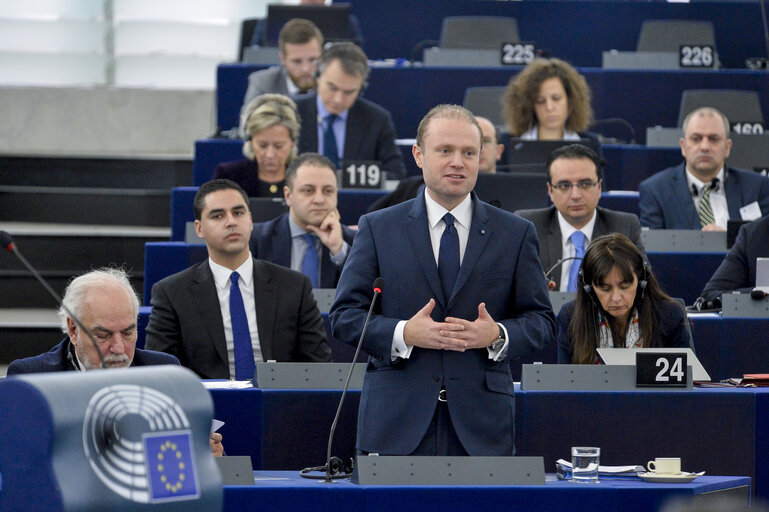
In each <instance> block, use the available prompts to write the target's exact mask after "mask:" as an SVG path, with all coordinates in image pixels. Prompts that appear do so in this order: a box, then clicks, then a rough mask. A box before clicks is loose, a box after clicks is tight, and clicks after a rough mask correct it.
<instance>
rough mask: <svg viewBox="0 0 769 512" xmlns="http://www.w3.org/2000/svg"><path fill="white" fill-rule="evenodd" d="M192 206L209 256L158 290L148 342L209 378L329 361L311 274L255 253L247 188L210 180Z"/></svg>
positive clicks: (160, 284) (245, 377) (160, 283)
mask: <svg viewBox="0 0 769 512" xmlns="http://www.w3.org/2000/svg"><path fill="white" fill-rule="evenodd" d="M194 210H195V232H196V233H197V235H198V236H199V237H200V238H202V239H204V240H205V242H206V248H207V250H208V259H207V260H206V261H203V262H202V263H198V264H197V265H193V266H191V267H190V268H188V269H186V270H182V271H181V272H178V273H176V274H173V275H171V276H168V277H166V278H165V279H163V280H161V281H158V282H157V283H155V285H154V286H153V287H152V313H151V315H150V321H149V325H147V331H146V342H145V346H146V347H147V348H148V349H151V350H157V351H160V352H166V353H168V354H171V355H174V356H176V357H178V358H179V361H180V362H181V364H182V366H185V367H187V368H189V369H191V370H193V371H194V372H195V373H197V374H198V375H199V376H200V377H201V378H203V379H237V380H250V379H251V378H252V377H253V376H254V368H255V363H256V362H257V361H269V360H275V361H278V362H282V361H309V362H315V361H330V360H331V349H330V348H329V346H328V343H327V342H326V334H325V330H324V328H323V320H322V318H321V316H320V311H318V306H317V304H316V303H315V299H313V296H312V286H311V284H310V279H309V278H308V277H307V276H305V275H303V274H300V273H299V272H294V271H293V270H291V269H287V268H285V267H281V266H279V265H275V264H273V263H269V262H267V261H263V260H256V259H254V258H253V257H252V256H251V251H249V249H248V240H249V237H250V236H251V230H252V229H253V227H254V223H253V221H252V220H251V212H249V210H248V197H246V193H245V192H244V191H243V189H241V188H240V187H239V186H238V185H236V184H235V183H234V182H232V181H229V180H212V181H209V182H208V183H204V184H203V185H201V186H200V189H199V190H198V193H197V194H196V196H195V204H194Z"/></svg>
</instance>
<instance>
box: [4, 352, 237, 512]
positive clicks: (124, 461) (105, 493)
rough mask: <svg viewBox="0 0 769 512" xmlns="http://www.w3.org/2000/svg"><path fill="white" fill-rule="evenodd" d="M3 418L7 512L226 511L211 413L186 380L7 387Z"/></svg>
mask: <svg viewBox="0 0 769 512" xmlns="http://www.w3.org/2000/svg"><path fill="white" fill-rule="evenodd" d="M0 410H2V411H3V418H2V420H1V421H0V434H2V436H3V438H4V439H6V440H7V442H6V443H5V447H4V448H3V450H0V473H1V475H0V476H1V477H2V481H1V482H2V483H1V484H0V485H2V487H0V510H2V511H3V512H6V511H7V512H11V511H12V512H26V511H30V512H32V511H36V512H39V511H42V510H45V511H46V512H60V511H61V512H64V511H67V512H69V511H78V512H81V511H82V512H86V511H94V512H95V511H103V510H119V511H121V512H129V511H138V510H142V511H144V510H153V511H161V510H162V511H168V512H171V511H174V512H177V511H178V512H181V511H185V512H187V511H206V512H208V511H220V510H222V503H223V494H222V482H221V477H220V474H219V470H218V468H217V465H216V464H215V462H214V457H213V455H212V454H211V449H210V447H209V432H210V429H211V418H212V416H213V404H212V401H211V397H210V395H209V394H208V392H207V391H206V390H205V389H204V388H203V386H202V385H201V384H200V380H199V379H198V378H197V377H196V376H195V375H194V374H193V373H192V372H191V371H189V370H186V369H184V368H181V367H175V366H155V367H147V368H131V369H126V370H104V371H91V372H84V373H80V372H59V373H47V374H34V375H22V376H14V377H8V378H6V379H3V380H2V381H0Z"/></svg>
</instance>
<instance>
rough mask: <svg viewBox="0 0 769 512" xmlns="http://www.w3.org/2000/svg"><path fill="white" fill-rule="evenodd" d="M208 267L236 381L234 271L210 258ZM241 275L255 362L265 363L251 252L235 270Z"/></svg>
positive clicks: (242, 292)
mask: <svg viewBox="0 0 769 512" xmlns="http://www.w3.org/2000/svg"><path fill="white" fill-rule="evenodd" d="M208 265H209V267H211V272H212V273H213V274H214V282H215V283H216V295H217V297H218V298H219V310H220V312H221V314H222V323H223V324H224V339H225V341H226V342H227V360H228V362H229V364H230V378H231V379H233V380H234V379H235V341H234V338H233V336H232V319H231V318H230V284H231V283H230V275H231V274H232V272H233V271H232V270H230V269H228V268H227V267H223V266H221V265H219V264H218V263H215V262H214V261H213V260H212V259H211V258H208ZM235 272H237V273H238V274H239V275H240V278H239V279H238V287H239V288H240V294H241V295H242V296H243V306H244V307H245V309H246V318H247V320H248V332H249V333H250V334H251V347H252V348H253V349H254V361H264V359H263V358H262V348H261V346H260V345H259V331H258V329H257V327H256V303H255V302H254V259H253V258H252V257H251V253H250V252H249V254H248V258H247V259H246V261H244V262H243V264H242V265H241V266H239V267H238V268H236V269H235Z"/></svg>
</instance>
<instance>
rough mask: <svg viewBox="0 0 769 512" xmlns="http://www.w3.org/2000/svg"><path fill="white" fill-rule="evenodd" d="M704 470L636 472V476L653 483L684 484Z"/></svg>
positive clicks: (701, 473) (700, 474)
mask: <svg viewBox="0 0 769 512" xmlns="http://www.w3.org/2000/svg"><path fill="white" fill-rule="evenodd" d="M704 474H705V472H704V471H702V472H700V473H686V472H681V473H651V472H649V473H638V476H640V477H641V478H642V479H643V480H644V481H645V482H654V483H660V484H686V483H689V482H691V481H692V480H694V479H695V478H697V477H698V476H702V475H704Z"/></svg>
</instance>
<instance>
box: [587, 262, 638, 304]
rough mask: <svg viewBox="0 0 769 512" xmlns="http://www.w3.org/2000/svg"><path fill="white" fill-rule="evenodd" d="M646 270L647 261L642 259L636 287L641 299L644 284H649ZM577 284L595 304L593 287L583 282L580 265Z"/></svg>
mask: <svg viewBox="0 0 769 512" xmlns="http://www.w3.org/2000/svg"><path fill="white" fill-rule="evenodd" d="M583 261H584V260H583ZM580 265H581V264H580ZM648 272H649V262H647V261H646V260H643V275H642V276H641V279H639V280H638V288H639V289H640V290H641V299H643V298H644V293H645V292H646V286H647V285H648V284H649V278H648ZM577 286H581V287H582V289H583V290H585V293H587V294H588V296H589V297H590V300H591V301H593V304H595V301H594V300H593V287H592V286H591V285H590V284H589V283H586V282H585V271H584V270H583V269H582V267H581V266H580V269H579V272H578V273H577Z"/></svg>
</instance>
